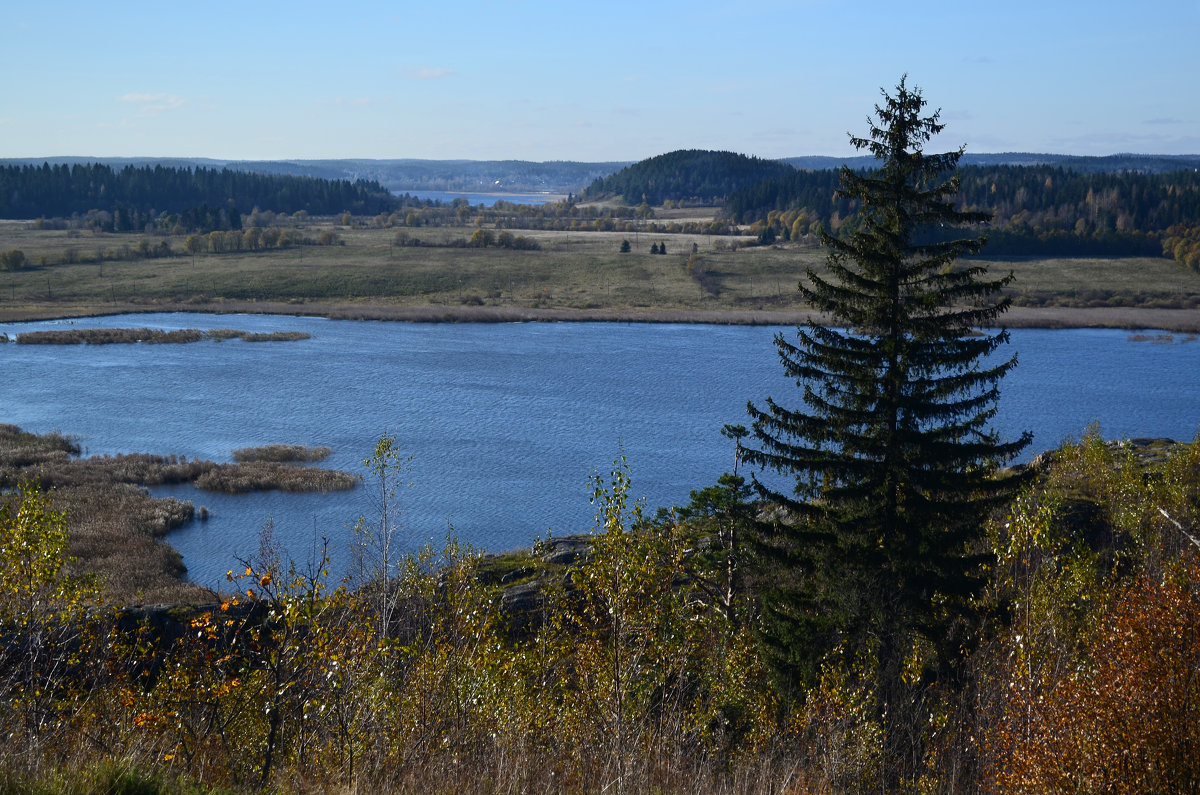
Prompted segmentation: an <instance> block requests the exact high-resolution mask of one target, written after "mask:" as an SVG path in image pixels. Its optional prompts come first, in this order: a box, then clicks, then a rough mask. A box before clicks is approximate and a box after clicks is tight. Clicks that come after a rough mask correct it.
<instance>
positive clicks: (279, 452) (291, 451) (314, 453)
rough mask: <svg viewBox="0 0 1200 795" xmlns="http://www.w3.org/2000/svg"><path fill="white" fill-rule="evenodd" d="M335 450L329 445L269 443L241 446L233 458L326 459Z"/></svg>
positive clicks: (244, 460) (235, 451) (266, 459)
mask: <svg viewBox="0 0 1200 795" xmlns="http://www.w3.org/2000/svg"><path fill="white" fill-rule="evenodd" d="M332 452H333V451H332V450H331V449H329V448H328V447H324V446H322V447H306V446H305V445H302V444H268V445H264V446H262V447H239V448H238V449H237V450H234V451H233V460H234V461H238V462H241V463H245V462H249V461H278V462H288V461H324V460H325V459H326V458H329V456H330V454H331V453H332Z"/></svg>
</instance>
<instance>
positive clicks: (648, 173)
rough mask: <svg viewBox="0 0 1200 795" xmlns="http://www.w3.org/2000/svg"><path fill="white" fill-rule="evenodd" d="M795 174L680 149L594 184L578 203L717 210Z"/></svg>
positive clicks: (772, 163)
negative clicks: (609, 200) (740, 192)
mask: <svg viewBox="0 0 1200 795" xmlns="http://www.w3.org/2000/svg"><path fill="white" fill-rule="evenodd" d="M794 172H795V168H794V167H792V166H790V165H788V164H787V163H783V162H781V161H778V160H763V159H761V158H757V157H748V156H746V155H739V154H735V153H733V152H713V151H707V150H703V149H681V150H679V151H676V152H668V153H667V154H665V155H658V156H657V157H651V158H649V159H647V160H642V161H641V162H639V163H634V164H633V165H631V166H627V167H626V168H623V169H621V170H620V171H618V172H617V173H616V174H613V175H612V176H608V177H603V178H601V179H597V180H596V181H595V182H593V183H592V184H591V185H589V186H588V187H587V188H586V189H585V190H584V191H583V194H582V198H584V199H599V198H605V197H609V196H620V197H621V198H622V199H624V200H625V201H626V202H627V203H629V204H641V203H643V202H645V203H647V204H662V203H663V202H664V201H666V200H668V199H669V200H671V201H676V202H687V203H693V204H720V203H721V202H723V201H725V199H726V198H727V197H728V196H729V195H730V194H731V193H733V192H734V191H736V190H737V189H739V188H744V187H747V186H749V185H754V184H756V183H759V182H762V181H764V180H768V179H772V178H777V177H783V176H785V175H789V174H792V173H794Z"/></svg>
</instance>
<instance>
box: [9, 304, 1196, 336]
mask: <svg viewBox="0 0 1200 795" xmlns="http://www.w3.org/2000/svg"><path fill="white" fill-rule="evenodd" d="M146 312H193V313H202V314H269V315H309V316H316V317H327V318H331V319H336V320H389V321H398V322H408V323H528V322H543V323H564V322H594V323H595V322H599V323H707V324H714V325H754V326H791V325H799V324H803V323H805V322H807V321H808V320H809V319H810V318H811V317H813V313H809V312H803V311H774V310H766V309H763V310H697V309H680V310H674V309H652V308H619V307H617V308H610V309H556V308H534V307H516V306H454V305H449V304H446V305H442V304H425V305H407V306H401V305H396V304H386V303H372V302H369V301H368V302H356V303H304V304H296V303H289V302H283V301H278V302H276V301H224V302H219V303H202V304H196V303H186V304H185V303H178V304H174V303H157V304H153V305H148V304H106V305H103V306H95V305H91V306H86V305H67V304H63V305H59V304H43V305H24V306H20V307H17V306H11V307H6V306H4V305H3V304H0V322H29V321H34V320H56V319H63V318H80V317H96V316H101V315H116V314H129V313H146ZM1002 324H1003V325H1004V326H1006V327H1008V328H1045V329H1059V328H1063V329H1066V328H1118V329H1129V330H1157V331H1171V332H1178V333H1187V334H1196V333H1200V310H1196V309H1153V308H1143V307H1095V308H1091V307H1087V308H1085V307H1013V308H1012V309H1009V310H1008V312H1006V313H1005V314H1004V315H1003V316H1002Z"/></svg>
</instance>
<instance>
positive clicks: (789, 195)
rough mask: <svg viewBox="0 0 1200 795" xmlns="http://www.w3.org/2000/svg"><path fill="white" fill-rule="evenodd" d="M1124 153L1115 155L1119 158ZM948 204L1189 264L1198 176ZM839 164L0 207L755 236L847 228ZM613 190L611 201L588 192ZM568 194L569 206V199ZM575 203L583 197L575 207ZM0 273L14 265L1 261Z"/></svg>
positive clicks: (1014, 183) (65, 184) (197, 173)
mask: <svg viewBox="0 0 1200 795" xmlns="http://www.w3.org/2000/svg"><path fill="white" fill-rule="evenodd" d="M1122 162H1123V161H1122ZM959 173H960V177H961V191H960V195H959V201H960V205H961V207H962V209H965V210H972V211H974V210H981V211H984V212H988V213H991V215H992V220H991V222H990V224H989V225H988V227H989V229H988V245H987V247H986V249H985V250H984V253H985V254H986V255H989V256H1049V257H1055V256H1167V257H1172V258H1174V259H1175V260H1177V261H1178V262H1181V263H1183V264H1185V265H1187V266H1188V267H1190V268H1191V269H1193V270H1198V269H1200V172H1198V171H1196V170H1195V169H1180V170H1177V171H1150V170H1147V171H1120V172H1103V171H1095V170H1090V171H1077V170H1073V169H1072V168H1071V167H1065V166H1063V165H1028V166H1026V165H967V166H963V167H962V168H961V169H960V172H959ZM839 180H840V172H839V171H837V170H833V169H822V170H799V169H796V168H794V167H792V166H791V165H788V164H787V163H784V162H782V161H770V160H763V159H759V158H752V157H746V156H743V155H737V154H733V153H730V152H706V151H699V150H687V151H679V152H671V153H668V154H664V155H659V156H657V157H653V158H649V159H647V160H644V161H641V162H640V163H637V164H634V165H632V166H629V167H627V168H624V169H622V170H621V171H619V172H617V173H616V174H613V175H611V176H609V177H605V178H602V179H598V180H596V181H594V182H593V183H592V184H591V185H590V186H589V187H588V188H587V189H585V190H584V191H583V192H582V193H581V194H580V195H579V196H578V197H575V196H573V195H572V196H570V197H568V200H567V201H563V202H554V203H547V204H542V205H531V204H519V203H515V202H510V201H504V200H501V201H497V202H496V203H495V204H493V205H492V206H490V207H485V206H483V205H477V206H472V205H471V204H470V203H469V202H468V201H467V200H466V199H461V198H460V199H455V200H454V201H452V202H439V201H433V200H429V199H422V198H418V197H415V196H411V195H409V194H404V195H400V196H393V195H391V194H390V193H389V192H388V191H387V190H386V189H385V188H383V187H382V186H381V185H380V184H379V183H377V182H365V181H358V182H350V181H347V180H328V179H319V178H314V177H297V176H290V175H283V174H255V173H251V172H244V171H235V170H230V169H220V170H218V169H214V168H204V167H199V168H195V169H190V168H172V167H164V166H161V165H159V166H153V167H151V166H148V165H145V166H133V165H128V166H125V167H123V168H121V169H114V168H112V167H110V166H107V165H102V164H73V165H65V164H60V165H49V164H43V165H41V166H32V165H21V166H17V165H10V166H0V217H3V218H17V219H21V218H28V219H33V218H37V219H40V220H39V223H41V224H43V225H47V226H57V225H72V226H82V227H85V228H90V229H95V230H97V231H103V232H125V231H135V232H156V231H157V232H168V233H174V234H179V233H183V234H189V233H203V234H208V233H210V232H213V231H219V232H229V231H231V230H241V229H243V228H245V227H244V223H245V224H248V225H249V226H261V225H262V224H261V223H258V222H257V221H256V220H255V219H251V218H249V216H248V215H247V214H248V213H254V212H257V213H258V214H262V213H269V214H271V215H272V217H275V216H277V215H278V216H284V215H289V214H295V213H300V214H301V215H304V214H308V215H343V216H345V215H346V214H349V215H353V216H359V217H362V216H367V217H370V218H372V224H373V225H376V226H389V227H390V226H401V227H419V226H453V225H466V224H476V225H491V226H494V227H495V228H497V229H504V228H509V229H530V230H558V231H633V230H635V229H637V230H643V231H658V232H667V233H672V232H680V233H687V234H717V235H722V234H732V233H735V232H736V231H738V227H739V226H741V227H748V228H749V230H750V231H751V232H752V233H753V234H755V235H757V236H758V238H759V241H760V242H761V243H764V244H769V243H774V242H776V241H784V242H786V241H789V240H797V239H801V238H804V237H805V236H808V235H815V234H816V233H818V232H819V231H820V230H825V231H829V232H831V233H833V234H835V235H837V236H839V237H840V236H844V235H845V234H849V233H850V232H852V231H853V223H854V221H853V220H851V219H852V218H853V217H854V214H855V211H856V209H857V207H856V206H855V203H854V202H853V201H851V200H849V199H846V198H841V197H838V196H837V195H836V188H837V185H838V183H839ZM613 196H616V197H620V198H621V199H622V200H623V202H624V203H623V204H617V205H607V206H602V205H597V204H594V203H590V202H589V200H592V199H599V198H604V197H613ZM576 198H578V200H579V201H577V200H576ZM582 202H589V203H582ZM702 204H705V205H713V204H716V205H718V206H720V210H719V211H718V213H717V214H716V216H715V217H714V218H713V219H712V220H711V221H707V222H699V221H696V220H690V221H684V222H672V221H656V220H654V219H655V211H654V209H653V206H666V207H668V208H670V207H673V206H676V205H702ZM3 267H4V268H5V269H8V270H14V269H18V268H19V267H21V265H20V264H18V263H11V262H7V261H6V262H5V264H4V266H3Z"/></svg>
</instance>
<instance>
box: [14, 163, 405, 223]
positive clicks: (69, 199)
mask: <svg viewBox="0 0 1200 795" xmlns="http://www.w3.org/2000/svg"><path fill="white" fill-rule="evenodd" d="M398 205H399V202H398V201H397V200H396V199H395V198H393V197H392V195H391V194H390V193H389V192H388V191H387V189H386V188H384V187H383V186H382V185H380V184H379V183H377V182H364V181H356V182H350V181H348V180H328V179H316V178H313V177H296V176H289V175H282V174H256V173H252V172H249V171H235V170H232V169H228V168H223V169H220V170H218V169H213V168H195V169H190V168H170V167H164V166H161V165H158V166H153V167H151V166H141V167H136V166H125V167H124V168H121V169H113V168H111V167H110V166H107V165H103V164H100V163H85V164H75V165H70V166H68V165H65V164H59V165H53V166H52V165H50V164H49V163H43V164H42V165H41V166H29V165H25V166H15V165H14V166H3V167H0V218H70V217H72V216H79V215H85V214H87V213H89V212H91V211H100V212H104V213H106V214H107V217H108V227H109V228H107V229H104V231H111V232H125V231H143V229H144V227H145V225H146V224H147V223H152V222H157V221H159V220H161V219H162V218H163V217H164V216H172V215H173V216H176V217H177V219H185V218H186V216H187V215H188V214H189V213H191V214H192V215H193V216H196V215H200V216H204V215H205V213H206V212H207V213H209V214H211V213H218V214H219V213H224V214H225V215H226V218H225V220H224V223H223V226H224V228H226V229H228V228H235V229H236V228H239V227H240V223H234V222H232V221H231V220H230V216H231V214H233V213H236V212H237V211H238V209H239V208H240V210H241V211H242V212H248V211H249V210H250V209H252V208H254V207H261V208H264V209H271V210H273V211H274V212H277V213H294V212H297V211H304V212H307V213H310V214H314V215H331V214H335V213H341V212H352V213H355V214H363V215H373V214H375V213H377V212H381V211H385V210H386V211H389V212H390V211H391V210H393V209H395V208H396V207H397V206H398ZM198 208H206V209H205V210H199V209H198ZM208 208H211V209H208ZM203 221H204V218H203V217H201V218H200V222H199V224H197V225H196V228H198V229H203V230H204V231H209V229H213V228H222V223H220V222H214V223H210V224H209V226H208V228H207V229H205V228H204V227H203V225H202V224H203ZM196 228H189V229H187V231H195V230H196Z"/></svg>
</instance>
